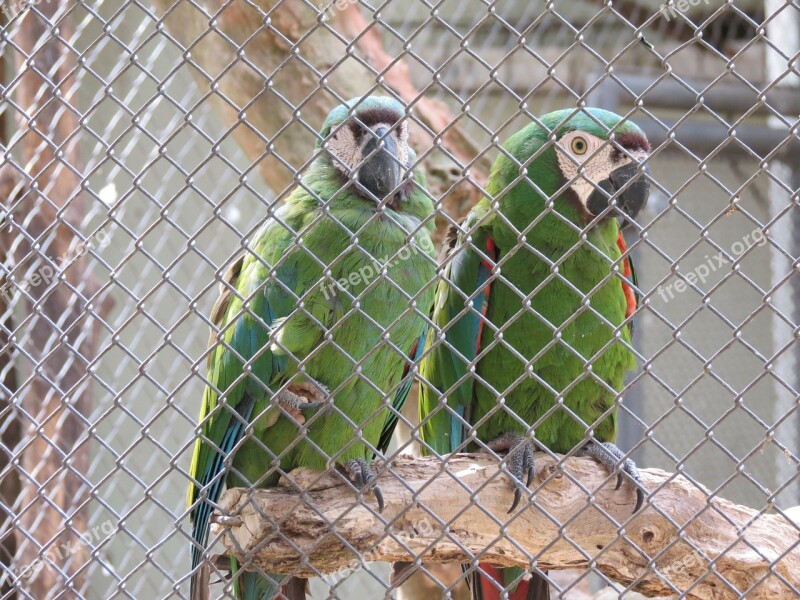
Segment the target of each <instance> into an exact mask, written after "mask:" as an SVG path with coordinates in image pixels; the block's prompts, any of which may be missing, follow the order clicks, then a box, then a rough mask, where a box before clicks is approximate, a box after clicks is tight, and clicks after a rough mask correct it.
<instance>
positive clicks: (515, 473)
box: [487, 431, 536, 514]
mask: <svg viewBox="0 0 800 600" xmlns="http://www.w3.org/2000/svg"><path fill="white" fill-rule="evenodd" d="M487 447H488V448H489V449H490V450H493V451H500V450H508V452H509V458H508V462H509V468H508V470H509V471H510V472H511V475H512V477H513V478H514V485H515V486H516V489H515V490H514V501H513V502H512V503H511V508H510V509H509V510H508V513H509V514H510V513H512V512H514V509H516V508H517V506H519V503H520V500H521V499H522V492H523V490H525V491H528V490H529V489H530V487H531V483H533V480H534V477H535V475H536V469H535V465H534V450H535V448H534V445H533V442H532V441H531V440H530V439H529V438H528V436H527V435H525V434H522V433H517V432H511V431H509V432H506V433H504V434H503V435H501V436H500V437H499V438H497V439H494V440H492V441H490V442H489V443H488V444H487Z"/></svg>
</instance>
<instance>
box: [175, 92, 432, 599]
mask: <svg viewBox="0 0 800 600" xmlns="http://www.w3.org/2000/svg"><path fill="white" fill-rule="evenodd" d="M404 117H405V109H404V107H403V106H402V105H401V104H400V103H398V102H396V101H395V100H392V99H389V98H384V97H368V98H365V99H361V100H351V101H350V102H348V103H346V104H343V105H341V106H339V107H337V108H335V109H334V110H333V111H331V113H330V114H329V115H328V118H327V120H326V121H325V123H324V125H323V127H322V130H321V131H320V138H321V140H322V141H321V142H319V143H318V144H317V148H318V156H317V157H316V158H314V160H313V162H312V163H311V164H310V167H309V169H308V170H307V171H305V172H304V173H303V178H302V182H301V183H300V184H299V185H298V186H297V187H296V188H295V189H294V191H293V192H292V193H291V195H290V196H289V197H288V198H287V200H286V201H285V203H284V204H283V205H282V206H281V207H280V208H279V209H277V210H276V211H275V213H274V215H273V216H272V217H271V218H270V219H269V220H268V221H267V222H266V223H265V225H264V226H263V227H262V228H261V229H260V230H259V232H258V233H257V234H256V235H255V236H254V237H253V239H252V240H250V241H249V243H248V244H247V246H248V250H247V252H246V253H245V255H244V256H243V257H242V258H240V259H239V260H238V261H236V262H235V263H234V264H233V266H232V267H231V268H230V269H229V270H228V272H227V274H226V275H225V277H224V281H223V282H222V294H221V297H220V299H219V300H218V301H217V304H216V306H215V307H214V310H213V313H212V317H211V319H212V322H213V323H214V330H213V332H212V340H211V341H212V348H211V350H210V355H209V360H208V378H207V382H208V385H207V387H206V389H205V393H204V396H203V405H202V410H201V413H200V424H199V426H198V430H197V431H198V434H199V435H198V439H197V442H196V445H195V449H194V455H193V458H192V464H191V469H190V475H191V477H192V481H191V483H190V485H189V493H188V504H189V507H190V514H191V519H192V523H193V534H192V535H193V545H192V585H191V588H192V589H191V598H192V599H193V600H197V599H200V598H207V597H208V579H209V576H208V575H209V569H208V568H204V565H202V564H201V563H203V560H204V552H206V544H207V543H208V528H209V519H210V516H211V513H212V512H213V510H214V508H215V505H216V503H217V501H218V500H219V497H220V495H221V492H222V488H223V486H225V485H226V486H229V487H233V486H244V487H270V486H274V485H276V483H277V482H278V479H279V477H280V476H281V475H282V474H284V473H288V472H289V471H291V470H292V469H294V468H296V467H300V466H304V467H309V468H312V469H319V470H324V469H326V468H328V467H329V465H333V464H335V465H337V466H338V467H339V468H340V469H341V470H342V471H344V472H345V474H346V475H347V476H348V477H349V478H350V480H351V481H352V482H353V483H354V485H355V486H356V487H357V488H359V489H361V490H363V491H364V492H366V491H369V490H371V491H373V492H374V494H375V497H376V500H377V502H378V507H379V509H382V507H383V499H382V495H381V493H380V490H379V488H378V487H377V486H375V485H374V479H375V475H374V474H373V472H372V470H371V468H370V460H371V458H372V457H373V455H374V454H375V451H376V450H378V451H381V452H382V451H385V449H386V446H387V445H388V443H389V440H390V437H391V433H392V430H393V429H394V426H395V424H396V421H397V414H398V413H397V412H396V411H399V409H400V408H401V406H402V403H403V401H404V400H405V397H406V395H407V394H408V389H409V387H410V379H409V378H408V377H407V376H406V373H407V369H408V365H409V364H410V362H413V361H414V360H416V359H417V356H418V355H419V354H420V353H421V350H422V347H423V343H424V336H425V331H426V329H427V324H426V323H427V321H426V318H427V317H428V315H429V314H430V310H431V308H432V304H433V296H434V286H433V284H432V283H431V282H432V281H433V279H434V277H435V270H436V263H435V259H434V248H433V243H432V241H431V237H430V234H431V231H432V230H433V219H432V214H433V202H432V200H431V198H430V196H429V195H428V193H427V192H426V190H425V181H424V178H423V176H422V175H421V174H420V173H418V172H417V173H415V172H414V170H413V167H414V165H415V163H416V156H415V155H414V153H413V151H412V150H411V148H410V147H409V145H408V124H407V121H406V119H405V118H404ZM301 365H302V368H301ZM390 405H391V406H393V407H394V410H392V409H391V408H389V407H390ZM357 429H358V433H356V430H357ZM238 567H239V566H238V565H236V564H235V561H233V564H231V571H232V574H233V586H234V594H235V597H236V598H239V599H241V600H255V599H258V600H269V599H271V598H274V597H275V596H276V595H278V594H280V593H282V594H283V595H284V596H285V597H286V598H289V599H294V598H304V597H305V582H304V581H302V580H296V579H293V580H291V581H290V580H288V579H287V578H286V577H284V576H280V575H272V576H269V575H266V574H264V573H255V572H250V571H244V570H243V569H240V572H239V573H238V574H237V573H236V571H237V568H238ZM282 597H283V596H282Z"/></svg>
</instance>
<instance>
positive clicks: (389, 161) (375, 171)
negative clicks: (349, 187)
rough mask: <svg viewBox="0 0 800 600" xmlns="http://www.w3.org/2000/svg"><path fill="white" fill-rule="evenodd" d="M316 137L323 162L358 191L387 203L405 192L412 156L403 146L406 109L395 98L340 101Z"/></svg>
mask: <svg viewBox="0 0 800 600" xmlns="http://www.w3.org/2000/svg"><path fill="white" fill-rule="evenodd" d="M320 137H321V140H320V141H319V142H318V143H317V146H318V147H322V148H324V149H325V150H326V152H325V153H323V155H322V160H323V161H329V163H330V165H331V166H332V167H333V169H334V170H335V172H336V173H337V174H338V175H339V177H340V178H341V179H342V183H343V184H346V183H347V182H352V183H353V189H355V190H356V193H358V194H359V195H361V196H363V197H365V198H368V199H371V200H373V201H375V202H378V203H387V204H390V203H392V202H393V201H396V200H403V199H405V198H406V197H407V196H408V195H409V194H410V191H411V187H412V186H413V180H414V173H413V169H412V167H413V166H414V163H415V162H416V155H415V153H414V151H413V150H412V149H411V148H410V146H409V145H408V121H407V119H406V118H405V108H404V107H403V105H402V104H401V103H400V102H398V101H397V100H394V99H393V98H387V97H384V96H368V97H366V98H357V99H353V100H350V101H348V102H346V103H345V104H341V105H339V106H337V107H336V108H334V109H333V110H332V111H331V112H330V114H329V115H328V118H327V119H326V120H325V123H324V124H323V126H322V130H321V131H320Z"/></svg>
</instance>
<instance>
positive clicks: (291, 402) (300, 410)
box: [275, 377, 330, 425]
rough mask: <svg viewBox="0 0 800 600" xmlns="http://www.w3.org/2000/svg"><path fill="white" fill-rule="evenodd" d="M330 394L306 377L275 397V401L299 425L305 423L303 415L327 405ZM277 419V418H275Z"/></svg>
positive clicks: (319, 384) (322, 386)
mask: <svg viewBox="0 0 800 600" xmlns="http://www.w3.org/2000/svg"><path fill="white" fill-rule="evenodd" d="M329 397H330V392H329V391H328V388H326V387H325V386H324V385H322V384H321V383H319V382H317V381H314V380H313V379H311V378H308V377H306V378H305V379H304V380H303V381H300V382H298V383H292V384H290V385H289V386H287V387H285V388H284V389H282V390H281V391H280V392H278V393H277V394H276V395H275V401H276V402H277V403H278V404H280V405H281V406H282V407H283V409H284V410H285V411H286V412H287V413H289V414H290V415H292V417H293V418H294V419H295V420H296V421H297V422H298V423H300V424H301V425H302V424H303V423H305V422H306V417H305V415H306V414H308V413H311V414H313V412H314V411H316V410H317V409H319V408H320V407H322V406H325V405H326V404H327V398H329ZM276 419H277V417H276Z"/></svg>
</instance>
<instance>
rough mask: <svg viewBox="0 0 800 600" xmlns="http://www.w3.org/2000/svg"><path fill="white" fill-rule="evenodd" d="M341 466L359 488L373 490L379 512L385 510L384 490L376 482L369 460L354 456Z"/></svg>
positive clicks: (365, 490) (363, 490)
mask: <svg viewBox="0 0 800 600" xmlns="http://www.w3.org/2000/svg"><path fill="white" fill-rule="evenodd" d="M341 467H342V469H344V471H345V473H346V474H347V476H348V477H349V478H350V481H352V482H353V485H355V486H356V487H357V488H358V489H359V490H361V491H362V492H367V491H369V490H370V489H371V490H372V493H373V494H375V500H377V501H378V512H383V492H381V488H380V487H379V486H378V485H377V484H376V483H375V473H374V472H373V471H372V468H371V467H370V466H369V462H367V460H366V459H363V458H352V459H350V460H348V461H346V462H344V463H342V465H341Z"/></svg>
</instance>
